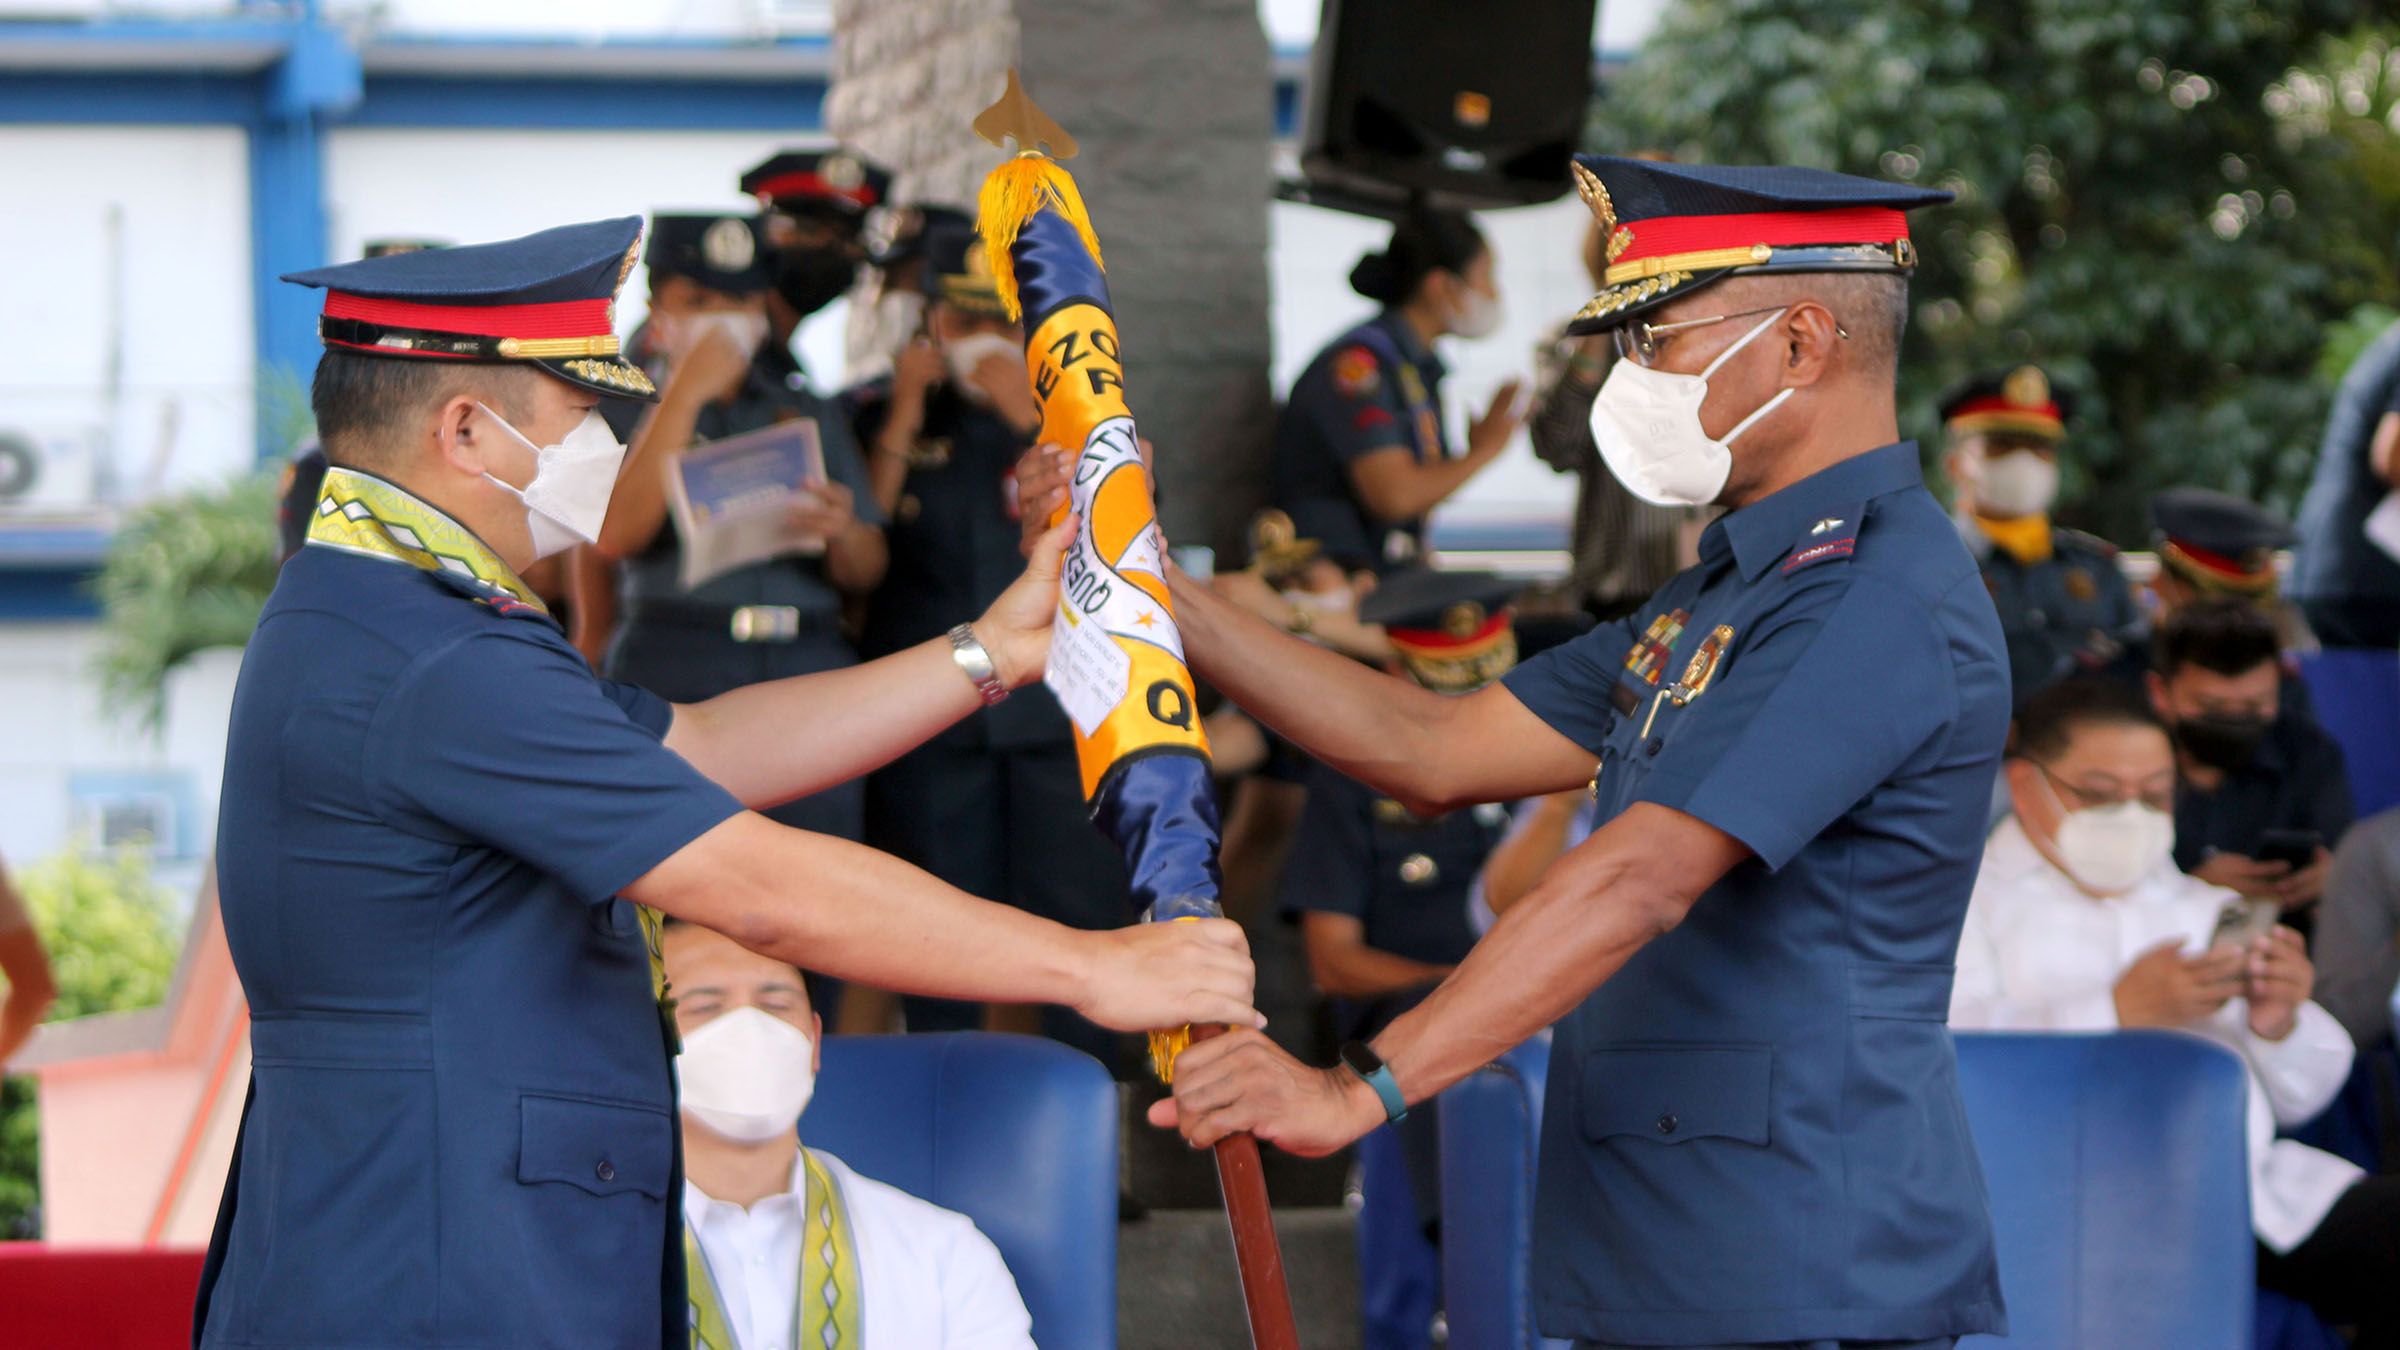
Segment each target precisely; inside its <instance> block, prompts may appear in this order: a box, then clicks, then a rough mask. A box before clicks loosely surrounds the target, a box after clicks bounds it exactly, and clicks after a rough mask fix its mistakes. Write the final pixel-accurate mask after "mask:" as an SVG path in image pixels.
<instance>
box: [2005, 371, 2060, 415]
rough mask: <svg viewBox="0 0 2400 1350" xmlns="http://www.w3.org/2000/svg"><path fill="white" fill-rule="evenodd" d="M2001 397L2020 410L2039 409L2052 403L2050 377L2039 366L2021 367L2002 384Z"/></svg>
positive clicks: (2009, 373) (2009, 374) (2010, 373)
mask: <svg viewBox="0 0 2400 1350" xmlns="http://www.w3.org/2000/svg"><path fill="white" fill-rule="evenodd" d="M2000 397H2002V398H2004V399H2007V400H2008V401H2009V402H2010V403H2012V404H2014V405H2016V406H2017V407H2020V408H2038V407H2040V406H2042V405H2043V404H2045V403H2048V402H2049V401H2050V377H2049V376H2047V375H2044V374H2043V373H2042V369H2041V367H2039V366H2019V367H2017V368H2016V369H2015V370H2012V371H2010V372H2008V378H2007V379H2005V380H2002V381H2001V382H2000Z"/></svg>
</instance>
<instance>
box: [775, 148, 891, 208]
mask: <svg viewBox="0 0 2400 1350" xmlns="http://www.w3.org/2000/svg"><path fill="white" fill-rule="evenodd" d="M891 190H892V175H891V171H890V170H888V169H885V168H883V167H882V166H881V165H878V164H875V163H873V162H871V161H869V160H866V159H863V158H861V157H859V156H857V155H854V154H851V153H850V152H849V151H847V150H786V151H784V152H782V153H781V154H778V155H775V156H773V157H772V158H770V159H768V160H767V162H766V163H764V164H761V165H759V166H758V167H757V168H755V169H752V170H751V171H750V172H748V173H746V174H743V175H742V191H744V192H746V193H748V194H750V195H751V196H753V197H756V198H758V200H759V202H760V203H761V204H762V205H766V206H771V207H773V208H775V209H776V210H778V211H782V212H784V213H786V214H789V215H803V214H809V213H812V212H814V213H817V214H831V215H834V216H837V217H842V218H846V219H848V220H851V221H857V220H861V219H864V218H865V216H866V214H867V212H869V211H871V210H873V209H874V208H876V207H878V206H881V205H882V204H883V199H884V197H885V196H886V195H888V194H889V193H890V192H891Z"/></svg>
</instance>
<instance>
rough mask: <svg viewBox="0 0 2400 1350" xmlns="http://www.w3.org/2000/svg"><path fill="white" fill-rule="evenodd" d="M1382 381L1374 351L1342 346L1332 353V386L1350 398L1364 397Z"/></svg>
mask: <svg viewBox="0 0 2400 1350" xmlns="http://www.w3.org/2000/svg"><path fill="white" fill-rule="evenodd" d="M1382 383H1383V374H1382V372H1381V371H1379V370H1378V369H1377V368H1376V365H1375V353H1373V352H1371V351H1368V350H1367V349H1366V348H1364V347H1344V348H1342V349H1341V350H1340V351H1338V352H1335V353H1334V355H1333V387H1334V388H1335V389H1338V390H1340V391H1341V392H1342V393H1344V394H1346V395H1348V396H1350V397H1351V398H1365V397H1366V396H1367V395H1369V394H1372V393H1374V392H1375V390H1376V388H1377V387H1378V386H1380V385H1381V384H1382Z"/></svg>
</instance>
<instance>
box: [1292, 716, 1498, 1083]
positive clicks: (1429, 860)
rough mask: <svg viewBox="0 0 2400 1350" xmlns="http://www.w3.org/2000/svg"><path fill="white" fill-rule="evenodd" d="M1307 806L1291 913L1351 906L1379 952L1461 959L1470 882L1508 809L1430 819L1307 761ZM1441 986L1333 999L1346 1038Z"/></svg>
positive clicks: (1487, 807)
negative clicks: (1412, 813) (1362, 997)
mask: <svg viewBox="0 0 2400 1350" xmlns="http://www.w3.org/2000/svg"><path fill="white" fill-rule="evenodd" d="M1304 781H1305V782H1306V784H1307V787H1308V804H1307V805H1306V806H1305V807H1303V808H1302V810H1301V813H1300V824H1299V827H1298V830H1297V832H1296V833H1295V834H1294V835H1293V836H1292V851H1291V853H1290V855H1289V857H1288V858H1287V859H1286V860H1285V862H1284V865H1283V882H1282V889H1281V901H1282V906H1283V910H1284V912H1285V913H1286V914H1292V915H1299V914H1306V913H1309V912H1312V911H1313V912H1316V913H1323V914H1347V915H1349V916H1350V917H1351V918H1354V919H1357V920H1358V921H1359V924H1360V926H1361V927H1362V928H1363V929H1364V930H1365V931H1364V933H1363V934H1362V938H1363V940H1364V941H1365V942H1366V944H1367V945H1368V946H1370V947H1373V948H1374V949H1376V950H1377V951H1383V952H1390V953H1391V954H1392V955H1394V956H1405V957H1407V958H1408V959H1409V960H1411V961H1422V962H1424V963H1425V964H1427V965H1432V966H1454V965H1457V964H1458V963H1459V962H1461V961H1464V960H1466V959H1467V951H1468V949H1469V948H1471V947H1473V946H1474V945H1475V929H1474V926H1473V925H1472V924H1471V923H1470V922H1468V919H1467V889H1468V888H1469V887H1470V886H1472V885H1473V884H1474V881H1475V876H1476V874H1477V873H1478V872H1480V871H1482V870H1483V864H1484V860H1485V859H1486V858H1489V857H1490V856H1491V853H1492V849H1493V848H1494V847H1496V846H1498V844H1499V843H1500V840H1501V838H1502V837H1503V836H1504V835H1506V834H1507V833H1508V808H1507V807H1505V806H1502V805H1500V804H1499V803H1496V802H1487V803H1484V804H1483V805H1481V806H1476V807H1472V808H1469V809H1467V810H1463V811H1450V812H1446V813H1444V814H1442V815H1438V816H1434V817H1432V818H1431V819H1425V818H1422V817H1418V816H1414V815H1411V814H1409V812H1408V809H1407V808H1406V807H1403V806H1402V805H1400V803H1398V802H1396V801H1393V800H1392V799H1391V798H1389V797H1386V796H1383V795H1382V794H1380V793H1378V792H1376V791H1375V790H1374V789H1372V788H1369V787H1366V786H1365V785H1363V784H1361V783H1359V782H1358V780H1356V779H1354V778H1351V777H1349V776H1348V775H1346V774H1343V773H1341V772H1340V771H1338V770H1336V769H1333V768H1330V767H1328V766H1326V765H1324V764H1319V763H1317V762H1316V761H1314V760H1311V761H1309V766H1308V770H1307V775H1306V778H1305V780H1304ZM1432 989H1433V985H1432V984H1431V983H1428V984H1426V985H1425V986H1423V987H1422V988H1417V989H1405V990H1398V991H1395V992H1393V993H1390V994H1385V995H1381V996H1378V997H1375V998H1370V999H1354V998H1337V999H1335V1000H1334V1021H1335V1024H1336V1025H1335V1028H1334V1029H1335V1033H1336V1034H1337V1035H1339V1036H1340V1037H1341V1038H1342V1039H1344V1040H1351V1039H1364V1038H1366V1037H1369V1036H1373V1035H1375V1034H1376V1033H1377V1032H1379V1031H1382V1030H1383V1029H1384V1028H1385V1027H1387V1026H1390V1025H1391V1024H1392V1020H1393V1019H1394V1018H1396V1017H1398V1016H1400V1014H1402V1013H1404V1012H1407V1011H1408V1010H1409V1009H1411V1008H1413V1007H1415V1006H1417V1004H1419V1003H1421V1002H1423V1001H1424V998H1425V995H1426V994H1428V993H1430V992H1431V991H1432Z"/></svg>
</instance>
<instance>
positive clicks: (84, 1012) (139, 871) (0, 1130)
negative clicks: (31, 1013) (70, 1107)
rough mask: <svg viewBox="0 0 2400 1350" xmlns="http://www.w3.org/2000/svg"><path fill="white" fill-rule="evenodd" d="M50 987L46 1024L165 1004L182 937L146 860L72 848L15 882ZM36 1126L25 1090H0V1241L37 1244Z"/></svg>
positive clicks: (22, 1084) (29, 1088)
mask: <svg viewBox="0 0 2400 1350" xmlns="http://www.w3.org/2000/svg"><path fill="white" fill-rule="evenodd" d="M15 880H16V883H17V887H18V889H19V890H20V891H22V892H23V894H24V897H25V907H26V910H27V912H28V913H29V914H30V915H31V917H32V919H33V927H34V931H35V932H37V933H39V934H41V938H42V946H43V948H44V949H45V950H46V951H47V952H48V954H49V957H50V970H51V973H52V974H53V975H55V976H56V977H57V980H58V1002H57V1003H56V1004H54V1005H52V1007H51V1009H50V1015H49V1020H50V1021H53V1022H58V1021H64V1020H66V1019H68V1018H73V1017H86V1016H90V1015H91V1014H93V1013H103V1012H119V1011H124V1010H127V1009H135V1008H148V1007H154V1006H156V1005H157V1004H158V1003H160V1002H161V1001H163V1000H164V999H165V998H166V996H167V986H168V984H169V983H170V982H171V981H172V980H173V978H174V974H175V962H176V959H177V957H178V955H179V954H180V950H179V949H180V943H181V940H182V938H181V934H180V932H179V931H178V928H177V925H176V921H175V916H174V911H173V909H172V907H171V906H170V904H169V900H168V896H167V893H166V891H165V890H164V889H163V888H162V887H160V886H159V885H158V884H157V883H156V882H154V881H152V880H151V877H150V864H149V861H148V859H147V858H146V857H145V856H144V855H143V854H142V853H140V852H138V851H135V850H130V849H129V850H126V851H124V852H122V853H119V854H116V855H114V856H109V857H93V856H91V855H89V854H87V853H85V852H84V851H83V849H82V848H81V846H80V845H70V846H69V847H68V849H67V850H66V851H65V852H63V853H60V854H58V855H57V856H55V857H52V858H47V859H44V860H42V861H40V862H37V863H35V864H34V865H32V866H30V867H27V868H25V869H24V870H23V871H21V872H19V873H17V875H16V878H15ZM37 1128H38V1121H37V1118H36V1115H35V1111H34V1093H33V1085H32V1084H31V1083H30V1082H29V1081H26V1080H24V1079H10V1080H9V1081H8V1083H7V1085H6V1087H5V1089H0V1238H30V1237H33V1236H36V1230H37V1228H38V1224H37V1222H36V1217H35V1216H36V1212H37V1210H36V1206H37V1202H38V1200H39V1183H38V1178H39V1158H40V1151H39V1143H38V1139H37Z"/></svg>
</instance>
